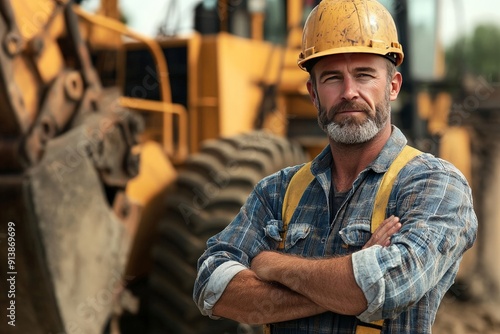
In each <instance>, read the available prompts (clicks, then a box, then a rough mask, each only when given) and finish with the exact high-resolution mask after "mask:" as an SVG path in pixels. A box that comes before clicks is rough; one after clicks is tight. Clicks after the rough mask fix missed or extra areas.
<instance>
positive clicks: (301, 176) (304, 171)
mask: <svg viewBox="0 0 500 334" xmlns="http://www.w3.org/2000/svg"><path fill="white" fill-rule="evenodd" d="M312 180H314V175H312V173H311V161H309V162H308V163H306V164H305V165H304V166H302V167H301V168H300V169H299V170H298V171H297V173H295V175H294V176H292V179H291V180H290V183H289V184H288V187H287V188H286V192H285V197H284V198H283V207H282V209H281V220H282V221H283V232H282V233H281V242H280V244H279V245H278V249H284V248H285V238H286V232H287V231H288V223H289V222H290V220H292V216H293V213H294V212H295V209H296V208H297V206H298V205H299V201H300V199H301V198H302V195H303V194H304V191H306V188H307V186H308V185H309V183H311V181H312ZM292 189H293V191H292Z"/></svg>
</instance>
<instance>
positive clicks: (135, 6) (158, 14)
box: [83, 0, 500, 45]
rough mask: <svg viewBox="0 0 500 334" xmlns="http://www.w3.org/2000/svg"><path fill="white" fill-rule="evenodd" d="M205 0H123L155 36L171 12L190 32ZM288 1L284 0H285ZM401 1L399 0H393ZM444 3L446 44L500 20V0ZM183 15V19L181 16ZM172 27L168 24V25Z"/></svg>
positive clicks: (135, 24) (92, 0)
mask: <svg viewBox="0 0 500 334" xmlns="http://www.w3.org/2000/svg"><path fill="white" fill-rule="evenodd" d="M200 1H202V0H119V5H120V8H121V10H122V11H123V12H124V14H125V15H126V17H128V18H129V20H130V21H129V25H130V27H131V28H132V29H134V30H136V31H138V32H141V33H143V34H146V35H148V36H151V37H154V36H155V35H156V33H157V31H158V26H159V25H160V24H161V22H163V21H164V20H165V18H166V17H167V12H168V11H169V8H170V12H171V13H172V12H174V13H176V14H177V15H176V17H177V18H176V19H171V20H170V21H168V22H170V26H176V27H178V30H179V31H180V33H181V34H182V33H189V32H190V31H191V27H192V24H193V23H192V22H193V21H192V19H193V17H192V15H191V9H192V8H194V6H195V5H196V4H197V3H199V2H200ZM204 1H207V2H213V1H215V0H204ZM283 1H284V0H283ZM389 1H393V2H397V0H389ZM409 1H414V2H415V3H417V4H418V5H417V7H418V8H422V9H421V10H422V12H423V13H424V12H426V10H425V9H424V7H425V6H424V5H421V4H422V3H425V2H426V1H433V0H409ZM437 1H439V2H440V3H441V5H442V10H441V34H440V36H441V38H442V41H443V44H444V45H449V44H450V43H451V42H452V41H453V40H454V39H455V38H456V37H457V36H459V35H460V34H463V33H464V32H470V31H472V30H473V29H474V27H475V26H476V25H477V24H479V23H484V22H494V23H497V24H500V11H499V10H498V4H499V3H500V0H437ZM98 3H99V0H85V1H84V3H83V4H84V7H85V8H87V9H89V10H91V11H92V10H93V9H95V8H96V7H97V6H98ZM179 17H182V18H183V19H182V20H180V19H178V18H179ZM167 28H168V27H167Z"/></svg>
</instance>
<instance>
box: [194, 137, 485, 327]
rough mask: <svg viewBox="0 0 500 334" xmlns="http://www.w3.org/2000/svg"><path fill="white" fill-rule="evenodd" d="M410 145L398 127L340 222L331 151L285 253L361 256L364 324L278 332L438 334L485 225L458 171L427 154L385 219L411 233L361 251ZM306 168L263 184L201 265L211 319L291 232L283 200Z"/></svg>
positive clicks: (312, 322)
mask: <svg viewBox="0 0 500 334" xmlns="http://www.w3.org/2000/svg"><path fill="white" fill-rule="evenodd" d="M405 144H406V138H405V137H404V135H403V134H402V133H401V131H400V130H399V129H397V128H396V127H393V132H392V135H391V137H390V139H389V140H388V142H387V143H386V145H385V147H384V149H383V150H382V152H381V153H380V154H379V156H378V157H377V158H376V159H375V160H374V161H373V162H372V163H371V164H370V165H369V166H368V167H367V168H366V169H365V170H364V171H363V172H361V173H360V174H359V176H358V177H357V179H356V180H355V181H354V184H353V186H352V189H351V190H350V192H349V193H348V195H347V198H346V200H345V202H344V203H343V204H342V206H341V207H340V209H339V210H338V212H337V213H336V215H335V213H332V212H329V203H328V202H329V196H328V194H329V192H330V187H331V169H330V166H331V163H332V159H333V157H332V155H331V151H330V148H329V147H326V148H325V149H324V150H323V152H322V153H321V154H320V155H318V156H317V157H316V158H315V159H314V161H313V164H312V167H311V171H312V172H313V174H314V175H315V180H314V181H313V182H312V183H311V184H310V185H309V187H308V188H307V189H306V191H305V193H304V196H303V197H302V199H301V201H300V203H299V206H298V207H297V209H296V211H295V213H294V215H293V217H292V219H291V221H290V225H289V229H288V233H287V235H286V240H285V250H284V251H285V252H286V253H290V254H297V255H302V256H305V257H316V258H317V257H330V256H341V255H347V254H350V253H353V257H352V262H353V267H354V274H355V278H356V282H357V283H358V285H359V286H360V287H361V289H362V290H363V292H364V294H365V296H366V299H367V300H368V305H367V309H366V311H365V312H363V313H362V314H360V315H359V316H358V317H352V316H342V315H338V314H335V313H332V312H326V313H323V314H320V315H317V316H312V317H308V318H303V319H297V320H293V321H287V322H282V323H278V324H273V325H272V333H280V334H281V333H294V334H297V333H339V334H342V333H345V334H351V333H354V330H355V326H356V323H357V321H358V319H359V320H362V321H365V322H370V321H374V320H378V319H387V320H386V322H385V324H384V329H383V333H391V334H404V333H408V334H410V333H411V334H414V333H419V334H424V333H431V328H432V324H433V322H434V319H435V316H436V312H437V309H438V306H439V304H440V302H441V300H442V298H443V296H444V294H445V292H446V291H447V290H448V289H449V288H450V286H451V285H452V284H453V282H454V279H455V276H456V273H457V271H458V267H459V263H460V261H461V259H462V255H463V253H464V252H465V250H467V249H468V248H470V247H471V246H472V245H473V243H474V241H475V238H476V232H477V218H476V215H475V213H474V210H473V203H472V195H471V190H470V187H469V186H468V184H467V181H466V179H465V178H464V177H463V175H462V174H461V173H460V172H459V171H458V170H457V169H456V168H455V167H454V166H452V165H451V164H450V163H448V162H446V161H443V160H441V159H438V158H436V157H434V156H432V155H430V154H423V155H420V156H418V157H416V158H414V159H413V160H412V161H410V162H409V163H408V164H407V165H406V166H405V167H404V168H403V169H402V170H401V172H400V173H399V175H398V178H397V180H396V183H395V184H394V187H393V191H392V192H391V195H390V198H389V204H388V206H387V209H386V211H387V214H386V216H387V217H388V216H390V215H395V216H397V217H399V218H400V221H401V223H402V224H403V227H402V229H401V230H400V231H399V232H398V233H397V234H395V235H394V236H393V238H392V244H391V246H389V247H386V248H383V247H380V246H373V247H370V248H368V249H364V250H362V249H361V248H362V246H363V245H364V244H365V243H366V242H367V241H368V239H369V238H370V235H371V234H370V219H371V214H372V209H373V201H374V198H375V195H376V192H377V189H378V185H379V183H380V181H381V178H382V176H383V174H384V172H385V171H386V170H387V169H388V167H389V166H390V164H391V163H392V161H393V160H394V159H395V157H396V156H397V154H398V153H399V152H400V151H401V150H402V148H403V146H404V145H405ZM299 168H300V166H294V167H289V168H285V169H283V170H281V171H279V172H277V173H275V174H273V175H270V176H268V177H266V178H264V179H263V180H262V181H261V182H260V183H259V184H258V185H257V186H256V187H255V189H254V191H253V192H252V193H251V194H250V196H249V197H248V200H247V202H246V203H245V205H244V206H243V207H242V209H241V210H240V212H239V214H238V215H237V216H236V217H235V219H234V220H233V222H232V223H231V224H230V225H229V226H228V227H227V228H226V229H225V230H224V231H222V232H221V233H219V234H217V235H215V236H214V237H212V238H211V239H209V240H208V242H207V250H206V251H205V253H204V254H203V255H202V256H201V258H200V259H199V261H198V277H197V280H196V283H195V288H194V292H193V298H194V301H195V302H196V303H197V305H198V307H199V308H200V310H201V312H202V313H203V314H205V315H209V316H212V314H211V309H212V307H213V305H214V304H215V303H216V302H217V300H218V299H219V297H220V296H221V295H222V292H223V291H224V289H225V287H226V285H227V284H228V283H229V281H230V280H231V279H232V277H234V275H236V274H237V273H238V272H239V271H241V270H243V269H245V268H248V267H249V265H250V262H251V260H252V259H253V258H254V257H255V256H256V255H257V254H258V253H259V252H261V251H264V250H275V249H277V247H278V243H279V241H280V236H279V232H280V230H281V229H282V227H283V223H282V221H281V207H282V203H283V197H284V194H285V191H286V188H287V186H288V183H289V182H290V179H291V177H292V176H293V175H294V174H295V173H296V172H297V170H298V169H299ZM334 215H335V216H334ZM325 279H327V278H325ZM332 283H333V284H334V283H335V282H332ZM332 298H335V296H332ZM214 318H216V317H214Z"/></svg>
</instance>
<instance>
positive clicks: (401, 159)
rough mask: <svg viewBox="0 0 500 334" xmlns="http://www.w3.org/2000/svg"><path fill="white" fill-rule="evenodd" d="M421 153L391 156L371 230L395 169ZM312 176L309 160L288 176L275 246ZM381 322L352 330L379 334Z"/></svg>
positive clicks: (381, 215)
mask: <svg viewBox="0 0 500 334" xmlns="http://www.w3.org/2000/svg"><path fill="white" fill-rule="evenodd" d="M421 153H422V152H420V151H419V150H417V149H415V148H413V147H411V146H408V145H406V146H405V147H404V148H403V150H402V151H401V153H399V155H398V156H397V157H396V159H394V161H393V162H392V164H391V166H389V169H388V170H387V172H386V173H385V174H384V176H383V177H382V181H381V182H380V186H379V189H378V191H377V195H376V197H375V202H374V205H373V213H372V220H371V228H370V229H371V232H372V233H373V232H375V230H376V229H377V228H378V227H379V226H380V224H381V223H382V222H383V221H384V219H385V211H386V208H387V204H388V203H389V196H390V194H391V191H392V186H393V185H394V182H395V181H396V177H397V176H398V174H399V172H400V171H401V169H402V168H403V167H404V166H405V165H406V164H407V163H408V162H409V161H410V160H412V159H413V158H414V157H416V156H417V155H419V154H421ZM313 179H314V175H312V173H311V162H308V163H307V164H305V165H304V166H302V167H301V168H300V169H299V170H298V172H297V173H296V174H295V175H294V176H293V177H292V179H291V180H290V184H289V185H288V188H287V189H286V193H285V197H284V199H283V208H282V220H283V232H282V234H281V242H280V244H279V246H278V249H284V248H285V238H286V233H287V231H288V224H289V222H290V220H291V219H292V216H293V213H294V212H295V209H296V208H297V206H298V205H299V201H300V199H301V198H302V195H303V194H304V191H305V190H306V188H307V186H309V184H310V183H311V181H312V180H313ZM383 324H384V320H378V321H374V322H372V323H369V324H366V325H362V324H359V325H358V326H357V327H356V334H380V332H381V331H382V327H383ZM264 333H266V334H267V333H270V328H269V325H267V326H265V328H264Z"/></svg>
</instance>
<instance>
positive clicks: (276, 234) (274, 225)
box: [264, 219, 283, 248]
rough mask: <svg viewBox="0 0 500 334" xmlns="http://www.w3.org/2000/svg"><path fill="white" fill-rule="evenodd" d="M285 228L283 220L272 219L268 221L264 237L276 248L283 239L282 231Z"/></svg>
mask: <svg viewBox="0 0 500 334" xmlns="http://www.w3.org/2000/svg"><path fill="white" fill-rule="evenodd" d="M282 230H283V221H281V220H277V219H271V220H270V221H268V222H267V224H266V226H265V227H264V237H265V239H266V243H270V244H271V245H274V247H271V248H276V247H277V246H278V244H279V243H280V241H281V235H280V231H282Z"/></svg>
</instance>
